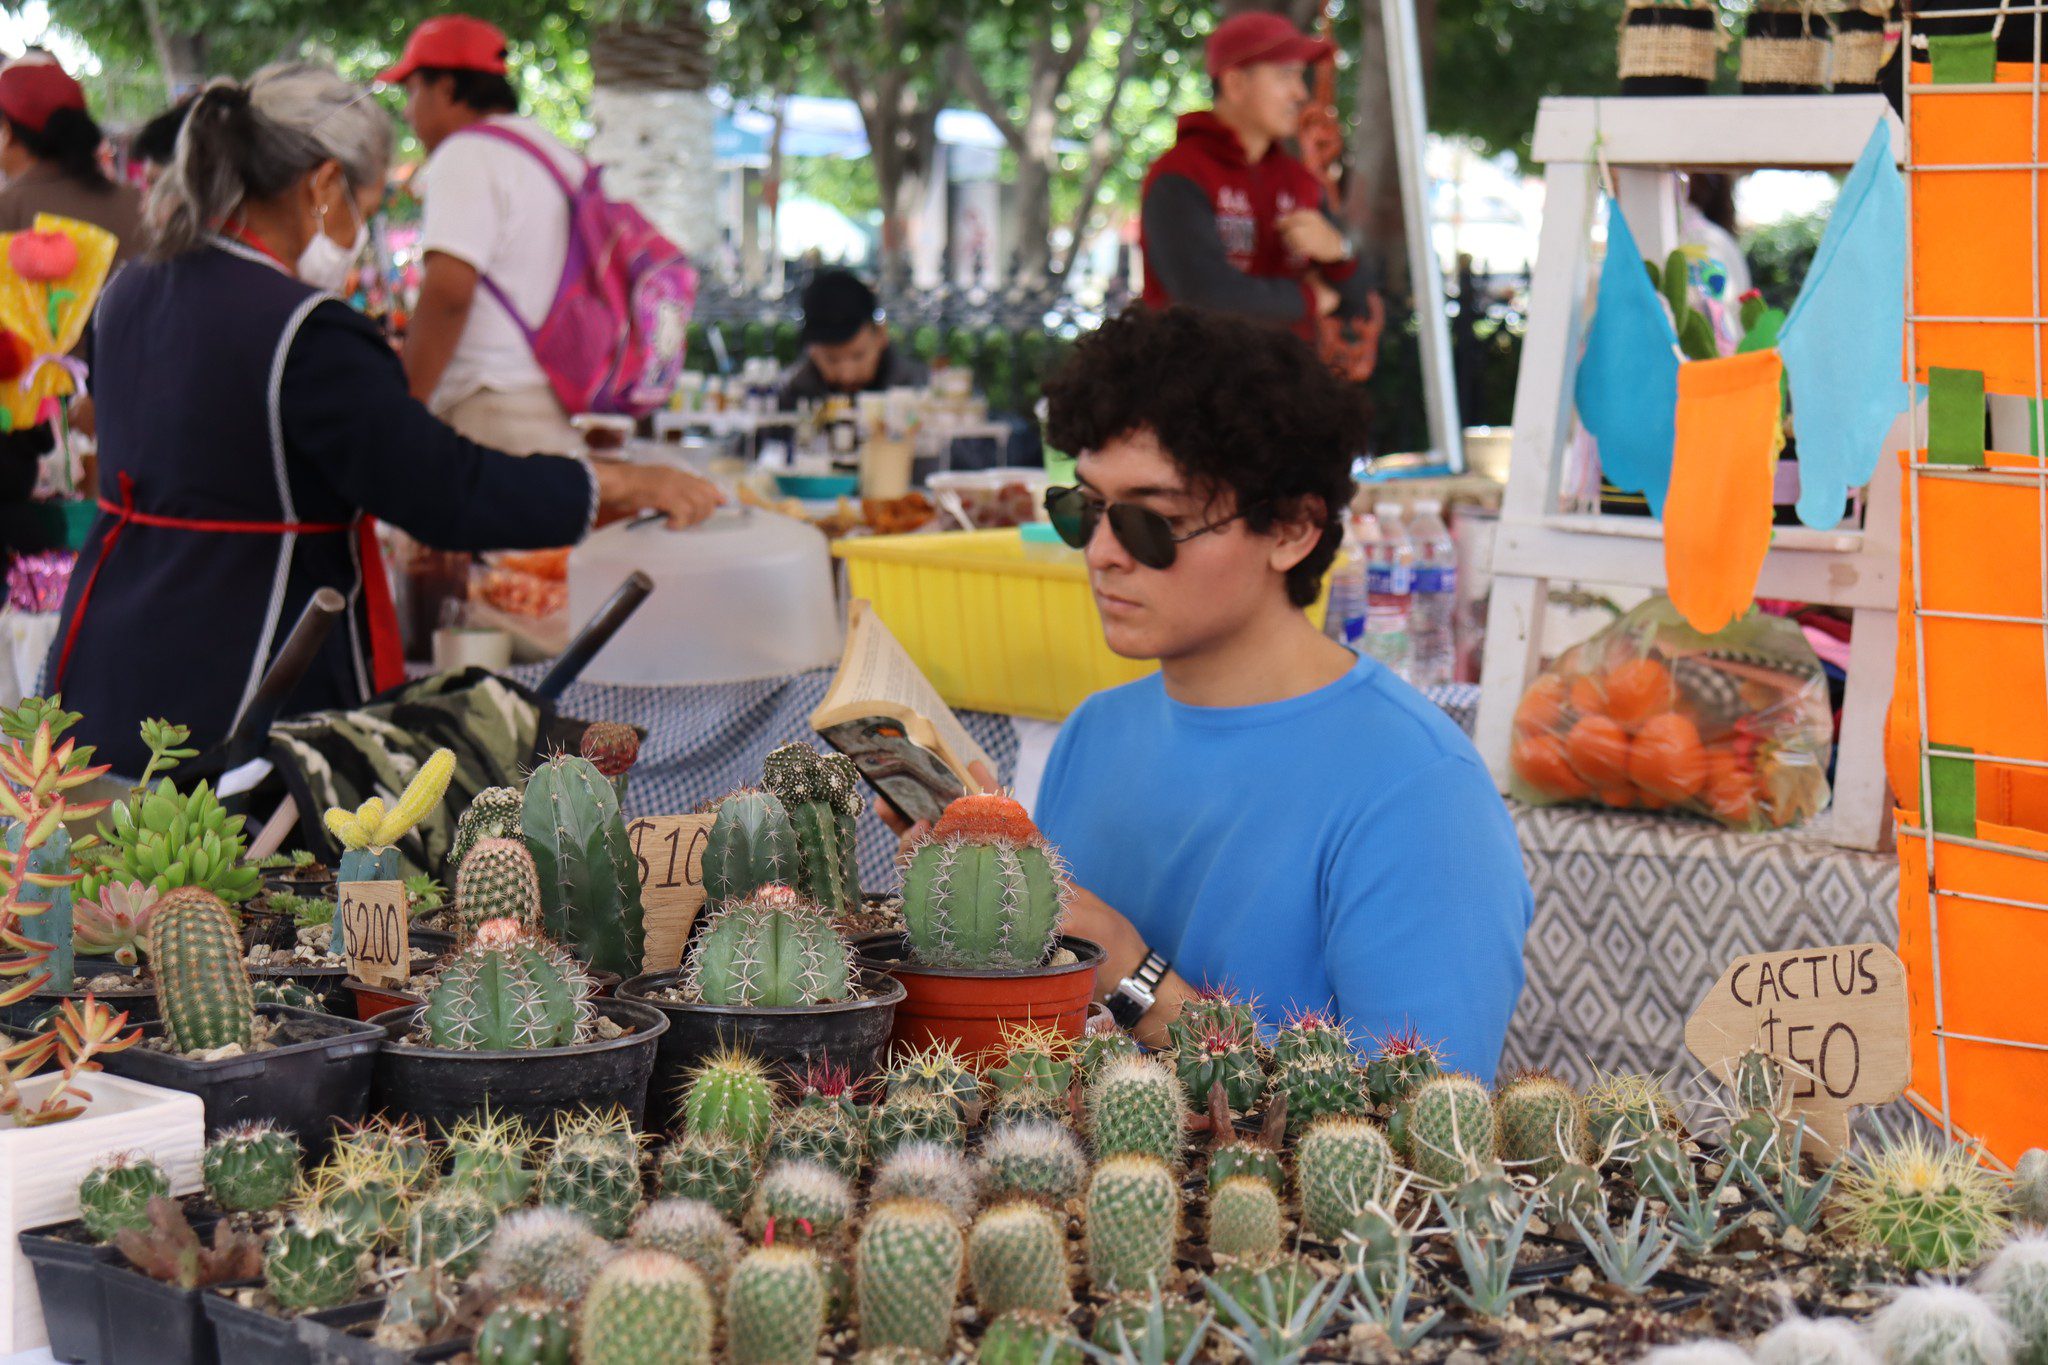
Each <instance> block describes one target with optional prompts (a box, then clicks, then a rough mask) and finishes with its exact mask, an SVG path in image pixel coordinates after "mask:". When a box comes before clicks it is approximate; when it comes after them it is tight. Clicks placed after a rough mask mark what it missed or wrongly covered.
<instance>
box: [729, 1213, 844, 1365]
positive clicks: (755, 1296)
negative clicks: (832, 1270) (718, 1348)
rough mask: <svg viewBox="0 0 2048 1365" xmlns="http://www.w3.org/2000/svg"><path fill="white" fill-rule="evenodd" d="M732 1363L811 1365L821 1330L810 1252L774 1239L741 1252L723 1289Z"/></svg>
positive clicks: (821, 1302) (821, 1293) (820, 1284)
mask: <svg viewBox="0 0 2048 1365" xmlns="http://www.w3.org/2000/svg"><path fill="white" fill-rule="evenodd" d="M725 1320H726V1331H727V1338H728V1342H727V1344H728V1349H729V1350H730V1351H731V1354H732V1359H733V1365H811V1362H812V1361H814V1360H816V1359H817V1357H818V1338H819V1337H820V1336H821V1335H822V1334H823V1333H824V1330H825V1281H824V1278H823V1276H821V1275H820V1274H819V1272H818V1258H817V1255H816V1253H814V1252H812V1251H810V1250H808V1249H807V1248H804V1247H797V1246H790V1245H786V1244H783V1243H777V1244H776V1245H774V1246H765V1247H758V1248H756V1249H755V1250H753V1251H750V1252H748V1253H747V1255H746V1258H745V1259H744V1260H742V1261H741V1262H740V1263H739V1265H738V1267H737V1268H736V1269H735V1270H734V1271H733V1274H732V1278H731V1281H730V1282H729V1283H728V1284H727V1285H726V1290H725Z"/></svg>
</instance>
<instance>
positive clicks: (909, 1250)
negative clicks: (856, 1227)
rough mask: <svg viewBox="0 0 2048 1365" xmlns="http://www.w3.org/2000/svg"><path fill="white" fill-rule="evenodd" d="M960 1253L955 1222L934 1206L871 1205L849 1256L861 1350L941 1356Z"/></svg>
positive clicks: (956, 1288) (950, 1331)
mask: <svg viewBox="0 0 2048 1365" xmlns="http://www.w3.org/2000/svg"><path fill="white" fill-rule="evenodd" d="M965 1253H966V1245H965V1241H964V1239H963V1238H962V1237H961V1235H960V1228H959V1225H958V1224H956V1223H955V1222H954V1221H953V1215H952V1214H951V1213H949V1212H947V1211H946V1210H945V1209H944V1208H941V1207H940V1206H939V1205H937V1204H932V1203H928V1202H925V1201H923V1200H915V1199H905V1200H896V1201H894V1202H891V1203H886V1204H881V1205H878V1206H877V1207H876V1208H875V1210H874V1211H873V1212H872V1213H870V1214H869V1215H868V1218H867V1222H866V1223H865V1224H864V1225H863V1226H862V1227H861V1232H860V1241H859V1243H858V1245H857V1246H856V1248H855V1253H854V1292H855V1296H856V1299H857V1302H858V1305H859V1317H860V1345H861V1349H862V1350H863V1351H867V1350H873V1349H876V1348H888V1347H895V1348H899V1349H910V1350H918V1351H928V1352H931V1353H933V1354H942V1353H943V1352H944V1351H945V1349H946V1344H947V1343H948V1342H949V1341H950V1340H951V1339H952V1336H953V1302H954V1298H955V1296H956V1295H957V1293H958V1291H959V1287H960V1269H961V1263H962V1261H963V1259H964V1257H965Z"/></svg>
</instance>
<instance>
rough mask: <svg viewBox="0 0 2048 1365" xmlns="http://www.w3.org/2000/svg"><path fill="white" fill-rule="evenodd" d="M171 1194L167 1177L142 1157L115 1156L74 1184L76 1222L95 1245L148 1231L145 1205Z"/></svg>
mask: <svg viewBox="0 0 2048 1365" xmlns="http://www.w3.org/2000/svg"><path fill="white" fill-rule="evenodd" d="M170 1192H171V1180H170V1177H169V1176H167V1175H165V1174H164V1170H163V1167H161V1166H159V1165H157V1164H156V1163H155V1162H154V1161H151V1160H150V1159H149V1158H148V1157H146V1156H137V1155H136V1154H134V1153H132V1152H119V1153H116V1154H115V1155H113V1156H110V1157H108V1158H107V1159H106V1160H104V1161H102V1162H100V1163H99V1164H98V1165H97V1166H94V1167H93V1168H92V1169H91V1170H89V1171H87V1172H86V1173H85V1179H83V1180H81V1181H79V1182H78V1218H79V1221H80V1222H82V1223H84V1224H85V1230H86V1231H87V1232H89V1233H91V1234H92V1237H93V1240H94V1241H97V1242H111V1241H113V1240H114V1234H115V1233H118V1232H120V1231H122V1230H123V1229H129V1230H132V1231H135V1232H142V1231H144V1230H146V1229H147V1228H148V1227H149V1201H150V1200H152V1199H155V1198H156V1197H157V1196H159V1195H164V1196H168V1195H169V1194H170Z"/></svg>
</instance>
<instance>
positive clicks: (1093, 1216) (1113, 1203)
mask: <svg viewBox="0 0 2048 1365" xmlns="http://www.w3.org/2000/svg"><path fill="white" fill-rule="evenodd" d="M1087 1231H1088V1277H1089V1279H1091V1280H1092V1281H1094V1283H1095V1287H1096V1288H1097V1289H1099V1290H1101V1291H1102V1292H1103V1293H1105V1294H1106V1293H1110V1292H1112V1291H1115V1290H1118V1289H1126V1290H1128V1289H1136V1288H1141V1287H1145V1286H1147V1285H1148V1284H1155V1283H1156V1284H1164V1283H1165V1282H1166V1279H1167V1276H1168V1274H1169V1273H1170V1272H1171V1271H1172V1269H1173V1248H1174V1242H1175V1240H1176V1239H1177V1238H1178V1237H1179V1235H1180V1185H1179V1183H1178V1182H1177V1181H1175V1179H1174V1178H1173V1172H1172V1170H1170V1169H1169V1168H1168V1167H1167V1165H1166V1163H1165V1162H1163V1161H1160V1160H1158V1159H1157V1158H1156V1157H1149V1156H1138V1155H1122V1156H1112V1157H1110V1158H1108V1159H1107V1160H1105V1161H1104V1162H1103V1163H1102V1164H1101V1165H1100V1166H1097V1167H1096V1168H1095V1176H1094V1178H1093V1179H1092V1180H1090V1181H1089V1182H1088V1209H1087Z"/></svg>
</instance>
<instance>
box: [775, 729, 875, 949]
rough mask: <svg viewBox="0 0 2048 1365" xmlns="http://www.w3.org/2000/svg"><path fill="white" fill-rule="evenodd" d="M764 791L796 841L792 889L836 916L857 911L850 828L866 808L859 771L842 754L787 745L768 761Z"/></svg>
mask: <svg viewBox="0 0 2048 1365" xmlns="http://www.w3.org/2000/svg"><path fill="white" fill-rule="evenodd" d="M763 785H764V786H766V787H767V788H768V790H769V791H771V792H774V793H775V795H776V796H777V797H778V798H780V799H781V801H782V806H783V809H784V810H785V811H786V812H787V813H788V816H789V822H790V827H791V829H792V831H793V832H794V834H795V837H796V853H797V885H798V887H799V888H800V889H801V890H802V891H803V893H804V896H805V898H806V899H808V900H811V901H814V902H816V903H817V904H819V905H822V906H824V907H825V909H826V910H828V911H830V912H831V913H833V914H835V915H843V914H847V913H849V912H850V911H853V910H857V909H859V908H860V869H859V866H858V864H857V863H856V861H855V846H854V845H855V822H856V821H857V820H858V819H859V818H860V813H861V811H862V809H863V808H864V807H865V806H866V804H867V802H866V800H865V799H864V797H863V795H862V793H863V792H864V791H865V790H866V788H865V786H864V785H863V783H862V782H861V776H860V769H858V768H856V767H855V766H854V765H853V760H852V759H850V758H848V757H846V755H844V754H822V753H819V752H818V751H817V750H816V749H813V748H812V747H811V746H810V745H808V744H786V745H784V746H783V747H782V748H780V749H777V750H775V751H774V752H773V753H771V754H769V755H768V758H767V761H766V763H765V764H764V766H763Z"/></svg>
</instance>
